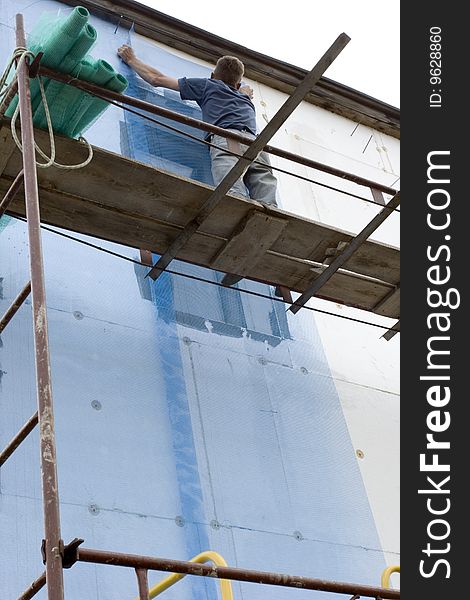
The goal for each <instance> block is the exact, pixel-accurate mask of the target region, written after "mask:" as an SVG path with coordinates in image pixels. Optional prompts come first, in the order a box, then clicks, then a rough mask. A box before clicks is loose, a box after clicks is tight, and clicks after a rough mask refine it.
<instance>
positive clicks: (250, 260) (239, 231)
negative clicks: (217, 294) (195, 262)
mask: <svg viewBox="0 0 470 600" xmlns="http://www.w3.org/2000/svg"><path fill="white" fill-rule="evenodd" d="M286 225H287V220H286V219H279V218H278V217H273V216H272V215H267V214H265V213H262V212H260V211H256V210H255V211H252V212H250V213H248V215H247V216H246V217H245V218H244V219H243V220H242V221H241V222H240V223H239V225H237V227H236V228H235V231H234V232H233V233H232V235H231V236H230V239H229V240H228V242H227V243H226V244H225V246H223V248H221V250H220V251H219V252H218V253H217V254H216V255H215V257H214V258H213V259H212V261H211V266H212V267H213V268H214V269H216V270H217V271H223V272H224V273H237V274H238V275H245V274H246V272H247V268H248V270H249V267H250V265H254V264H255V263H257V262H258V261H259V260H260V258H261V257H262V256H263V255H264V253H265V252H266V250H269V248H271V246H272V245H273V243H274V242H275V241H276V240H277V238H278V237H279V235H280V234H281V232H282V231H283V229H284V228H285V227H286Z"/></svg>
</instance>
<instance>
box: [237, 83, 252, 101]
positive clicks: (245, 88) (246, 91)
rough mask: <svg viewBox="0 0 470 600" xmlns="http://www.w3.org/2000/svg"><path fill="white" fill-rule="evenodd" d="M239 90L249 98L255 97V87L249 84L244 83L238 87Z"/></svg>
mask: <svg viewBox="0 0 470 600" xmlns="http://www.w3.org/2000/svg"><path fill="white" fill-rule="evenodd" d="M238 91H239V92H241V93H242V94H245V96H248V98H253V88H252V87H250V86H249V85H243V86H241V87H240V88H239V89H238Z"/></svg>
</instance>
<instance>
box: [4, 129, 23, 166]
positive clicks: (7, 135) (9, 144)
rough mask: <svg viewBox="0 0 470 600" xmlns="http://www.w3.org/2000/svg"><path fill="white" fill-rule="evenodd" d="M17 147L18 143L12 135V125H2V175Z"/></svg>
mask: <svg viewBox="0 0 470 600" xmlns="http://www.w3.org/2000/svg"><path fill="white" fill-rule="evenodd" d="M15 149H16V144H15V142H14V140H13V138H12V137H11V131H10V127H1V128H0V175H1V174H2V173H3V171H4V170H5V167H6V166H7V164H8V162H9V160H10V158H11V155H12V154H13V152H14V150H15ZM21 168H22V166H21V167H20V168H19V169H18V172H19V171H20V170H21Z"/></svg>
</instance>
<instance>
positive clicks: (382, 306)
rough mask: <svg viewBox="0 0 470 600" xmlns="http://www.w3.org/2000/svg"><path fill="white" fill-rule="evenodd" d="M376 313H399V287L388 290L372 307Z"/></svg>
mask: <svg viewBox="0 0 470 600" xmlns="http://www.w3.org/2000/svg"><path fill="white" fill-rule="evenodd" d="M373 312H375V313H377V314H378V315H388V314H400V287H397V288H395V289H393V290H391V291H390V293H389V294H387V295H386V296H385V297H384V298H382V300H380V301H379V302H378V303H377V304H376V305H375V306H374V308H373Z"/></svg>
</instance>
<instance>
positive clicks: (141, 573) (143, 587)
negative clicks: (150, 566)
mask: <svg viewBox="0 0 470 600" xmlns="http://www.w3.org/2000/svg"><path fill="white" fill-rule="evenodd" d="M135 574H136V575H137V583H138V586H139V600H149V583H148V571H147V569H136V570H135Z"/></svg>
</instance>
